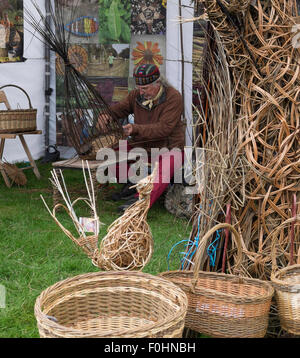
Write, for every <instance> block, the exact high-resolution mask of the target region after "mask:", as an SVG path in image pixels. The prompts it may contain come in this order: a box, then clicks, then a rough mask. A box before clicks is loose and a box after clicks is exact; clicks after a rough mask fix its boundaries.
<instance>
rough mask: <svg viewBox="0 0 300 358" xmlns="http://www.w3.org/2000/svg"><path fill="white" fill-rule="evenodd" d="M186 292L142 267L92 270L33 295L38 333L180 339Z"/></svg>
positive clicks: (49, 336)
mask: <svg viewBox="0 0 300 358" xmlns="http://www.w3.org/2000/svg"><path fill="white" fill-rule="evenodd" d="M186 311H187V297H186V295H185V293H184V292H183V291H182V290H181V289H180V288H179V287H177V286H176V285H174V284H173V283H171V282H169V281H167V280H165V279H163V278H161V277H158V276H153V275H150V274H145V273H142V272H128V273H124V272H114V271H107V272H95V273H88V274H82V275H79V276H75V277H73V278H68V279H66V280H63V281H60V282H58V283H56V284H54V285H53V286H51V287H49V288H47V289H46V290H45V291H43V292H42V293H41V294H40V296H39V297H38V298H37V300H36V303H35V308H34V313H35V316H36V319H37V325H38V329H39V334H40V337H42V338H51V337H54V338H92V337H93V338H96V337H97V338H105V337H106V338H145V337H147V338H152V337H155V338H180V337H182V332H183V328H184V319H185V315H186Z"/></svg>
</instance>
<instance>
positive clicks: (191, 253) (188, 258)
mask: <svg viewBox="0 0 300 358" xmlns="http://www.w3.org/2000/svg"><path fill="white" fill-rule="evenodd" d="M199 231H200V215H199V217H198V234H197V236H196V237H195V239H194V240H189V239H185V240H181V241H179V242H177V243H176V244H174V245H173V246H172V248H171V250H170V252H169V254H168V258H167V262H168V270H169V269H170V265H169V260H170V255H171V253H172V251H173V249H174V248H175V247H176V246H177V245H179V244H182V243H183V242H187V244H185V248H187V247H189V246H190V247H189V249H188V250H185V251H183V252H180V253H179V254H183V255H185V256H184V257H183V258H182V259H181V260H180V261H181V265H180V267H181V270H182V269H183V265H184V263H185V261H188V262H189V263H191V260H192V258H193V256H194V254H195V252H196V251H197V248H198V244H199ZM194 247H195V249H194V250H193V248H194ZM192 250H193V251H192Z"/></svg>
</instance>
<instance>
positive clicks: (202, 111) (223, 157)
mask: <svg viewBox="0 0 300 358" xmlns="http://www.w3.org/2000/svg"><path fill="white" fill-rule="evenodd" d="M215 37H216V41H215V43H216V48H215V46H213V47H211V46H210V45H209V44H208V46H207V49H206V56H207V57H208V58H209V60H207V61H206V62H205V70H206V71H207V72H209V76H210V81H209V84H207V83H203V88H204V91H205V93H206V98H207V102H208V111H206V108H204V107H203V106H200V107H199V108H195V112H196V113H197V116H198V120H197V122H196V123H195V125H194V143H202V144H203V146H202V147H201V148H195V155H196V160H195V163H196V167H195V173H196V179H197V184H198V192H199V197H200V199H199V201H198V202H196V203H195V216H194V220H195V222H196V223H197V225H195V229H194V230H193V232H192V237H195V236H196V235H197V236H198V237H199V238H200V242H199V246H198V248H197V249H198V250H201V253H200V269H205V268H206V264H207V263H208V262H206V260H207V247H203V243H202V242H201V238H202V237H203V236H204V235H205V233H206V232H207V231H208V230H210V229H211V228H212V227H213V226H215V225H216V224H218V223H220V222H224V218H225V215H226V213H225V211H226V206H227V204H230V206H231V208H232V209H234V210H236V211H238V210H239V209H240V208H241V207H243V205H244V203H245V188H244V182H245V172H246V171H247V164H246V163H244V162H243V161H242V160H241V158H240V157H239V156H238V152H239V145H238V134H239V133H238V121H237V119H236V116H235V113H234V111H233V95H234V88H232V85H231V80H230V73H229V67H228V63H227V60H226V55H225V52H224V48H223V47H222V46H221V41H220V38H219V37H218V33H215ZM207 117H208V118H209V125H207ZM203 126H204V127H205V130H204V131H199V127H203ZM199 216H200V218H199ZM218 245H219V247H220V245H221V242H218ZM218 245H216V246H218ZM232 252H236V251H235V250H234V248H233V247H232ZM234 264H235V260H233V261H232V262H231V265H229V267H227V268H228V270H229V271H231V270H232V269H233V266H234ZM232 265H233V266H232ZM189 266H190V263H189V262H186V264H185V267H183V268H184V269H186V268H188V267H189ZM211 269H212V270H216V269H217V267H213V268H211Z"/></svg>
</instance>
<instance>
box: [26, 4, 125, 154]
mask: <svg viewBox="0 0 300 358" xmlns="http://www.w3.org/2000/svg"><path fill="white" fill-rule="evenodd" d="M54 3H55V6H54V8H53V7H52V6H51V5H50V11H49V16H45V15H44V14H43V11H42V10H41V8H40V7H39V6H38V5H37V3H36V2H33V5H34V7H35V9H36V10H37V13H38V15H39V17H40V19H36V18H35V17H34V15H33V14H32V13H31V11H30V10H28V9H25V15H26V16H25V20H26V21H27V22H28V23H29V24H30V25H31V26H32V28H33V29H34V31H35V32H34V33H33V35H34V36H37V35H39V38H40V39H41V40H42V41H43V42H45V43H46V44H48V45H49V47H50V49H51V50H52V51H54V52H55V53H56V54H57V56H58V59H59V64H60V66H59V68H60V71H59V72H60V73H61V74H63V76H64V105H63V115H62V116H61V118H62V125H63V129H64V133H65V135H66V136H67V138H68V139H69V140H70V143H71V144H72V145H73V146H74V148H75V150H76V152H77V153H78V155H79V156H80V157H81V158H83V159H95V158H96V152H97V150H98V149H99V148H102V147H113V146H115V145H117V144H118V141H119V140H120V139H121V138H123V130H122V126H121V125H120V123H119V121H118V120H117V119H116V118H115V116H114V114H113V113H112V112H111V111H110V108H109V106H108V105H107V103H106V102H105V100H104V99H103V98H102V96H101V94H100V93H99V91H97V90H96V89H95V87H94V86H93V85H92V84H91V83H90V82H89V80H88V79H87V78H86V77H85V76H84V75H83V74H82V73H81V72H80V66H81V64H80V60H78V59H77V58H76V56H75V57H74V54H72V51H71V45H70V41H69V37H70V33H68V34H66V30H65V26H66V23H67V22H70V21H68V20H66V17H67V15H66V13H65V7H64V2H62V1H57V0H56V1H55V2H54ZM74 4H76V2H74ZM68 10H69V11H70V5H69V7H68ZM75 10H76V6H75V5H72V6H71V12H70V13H71V15H70V16H72V14H73V13H74V12H75ZM70 20H71V19H70ZM100 114H108V115H109V116H110V117H111V120H109V121H108V122H106V121H103V120H101V119H100V117H99V115H100Z"/></svg>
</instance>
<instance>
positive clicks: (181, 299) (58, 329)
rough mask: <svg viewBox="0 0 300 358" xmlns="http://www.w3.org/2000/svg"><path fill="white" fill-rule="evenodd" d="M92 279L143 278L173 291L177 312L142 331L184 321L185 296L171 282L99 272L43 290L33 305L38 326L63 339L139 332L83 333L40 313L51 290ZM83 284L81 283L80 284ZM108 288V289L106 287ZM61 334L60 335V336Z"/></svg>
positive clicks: (161, 279) (71, 278)
mask: <svg viewBox="0 0 300 358" xmlns="http://www.w3.org/2000/svg"><path fill="white" fill-rule="evenodd" d="M93 278H98V279H99V280H109V279H111V278H113V279H115V280H118V279H122V280H125V279H126V278H129V279H134V278H137V279H139V280H140V279H142V278H144V279H145V280H147V281H148V282H147V283H148V284H149V283H150V282H149V281H155V282H157V283H158V284H162V285H163V286H164V287H166V285H167V286H169V288H170V290H173V292H174V293H175V296H176V303H177V305H178V307H179V309H178V310H177V312H175V313H174V315H173V317H172V318H171V319H170V318H168V317H167V318H165V319H162V320H161V321H159V322H151V323H149V324H145V325H143V326H142V329H143V331H148V330H151V329H156V330H157V331H160V330H162V329H164V328H163V327H164V325H166V324H168V323H170V322H172V321H174V322H177V321H178V320H181V319H184V318H185V315H186V312H187V306H188V300H187V296H186V294H185V292H184V291H183V290H182V289H181V288H180V287H178V286H177V285H175V284H174V283H172V282H169V281H168V280H165V279H163V278H161V277H159V276H154V275H151V274H147V273H144V272H135V271H134V272H126V273H125V272H122V271H100V272H91V273H85V274H80V275H77V276H73V277H69V278H66V279H64V280H61V281H58V282H57V283H55V284H53V285H51V286H49V287H48V288H46V289H45V290H43V291H42V292H41V293H40V295H39V296H38V297H37V299H36V302H35V305H34V313H35V316H36V320H37V322H38V324H39V325H41V326H43V327H44V328H45V327H46V328H47V329H52V330H55V335H57V336H62V337H65V336H66V335H68V336H70V337H75V335H76V336H78V337H79V336H81V337H90V336H95V335H99V334H101V337H110V336H112V335H113V336H116V337H117V336H118V334H119V335H120V336H123V335H124V334H125V335H128V334H134V333H135V332H138V331H140V329H141V327H134V328H130V329H122V330H121V329H119V330H113V331H112V330H107V331H102V330H101V329H99V328H96V329H89V330H88V331H84V330H81V329H76V328H72V327H68V326H64V325H61V324H59V323H57V322H54V321H52V320H50V319H49V318H48V317H47V315H46V314H45V313H44V312H43V311H42V307H41V306H42V305H41V301H42V299H43V298H44V296H45V295H47V293H49V291H50V292H53V290H56V289H59V288H61V287H62V286H64V285H65V284H68V283H72V282H73V283H74V287H76V286H78V285H80V284H81V282H82V281H84V280H87V279H90V280H92V279H93ZM82 283H83V282H82ZM108 288H109V287H108ZM149 291H151V289H150V286H149ZM60 333H61V334H60Z"/></svg>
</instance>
